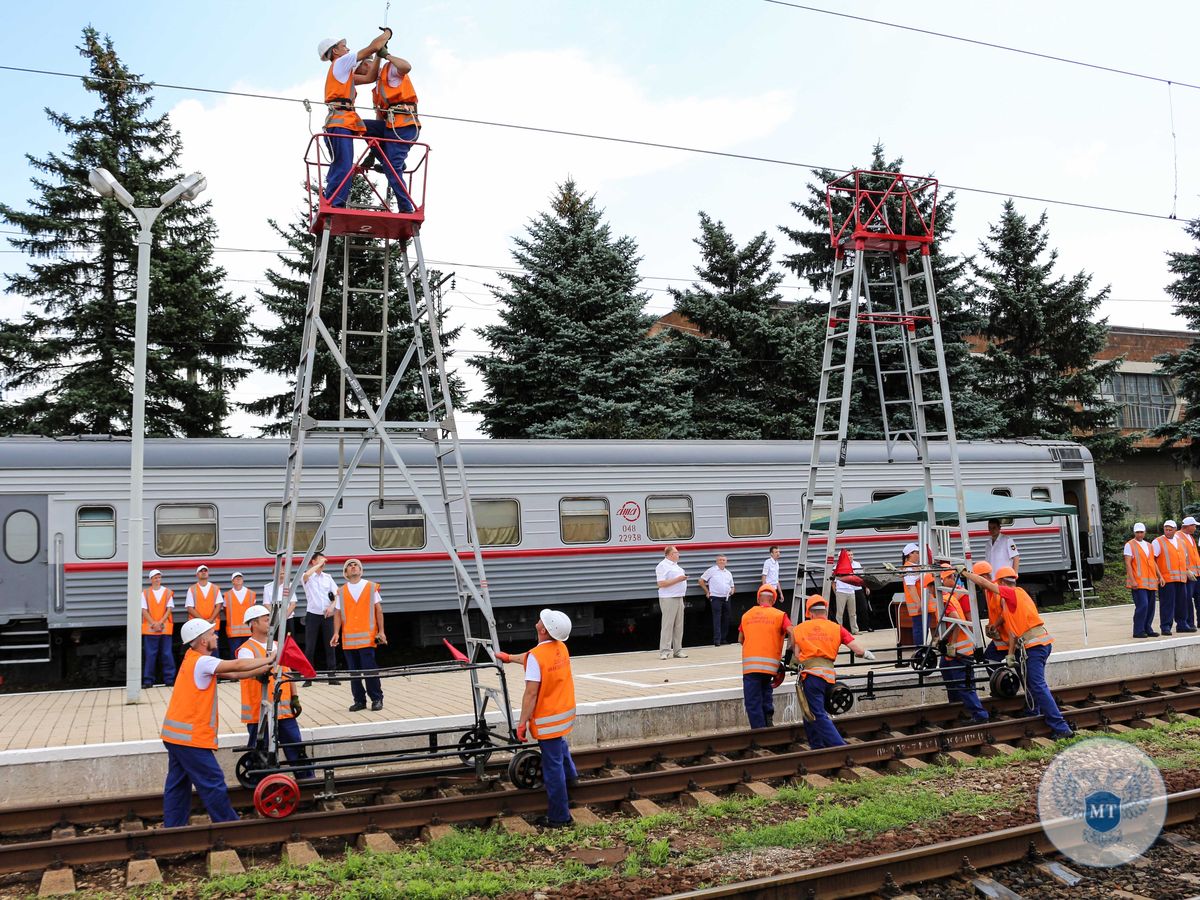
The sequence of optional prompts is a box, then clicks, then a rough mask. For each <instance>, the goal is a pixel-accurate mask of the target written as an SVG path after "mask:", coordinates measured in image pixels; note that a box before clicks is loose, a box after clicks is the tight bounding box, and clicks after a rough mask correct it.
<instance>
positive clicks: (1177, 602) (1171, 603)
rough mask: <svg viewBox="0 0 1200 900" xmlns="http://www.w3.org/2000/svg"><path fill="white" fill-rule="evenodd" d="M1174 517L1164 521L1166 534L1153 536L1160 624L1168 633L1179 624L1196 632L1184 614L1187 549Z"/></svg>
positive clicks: (1184, 628)
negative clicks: (1180, 537) (1179, 535)
mask: <svg viewBox="0 0 1200 900" xmlns="http://www.w3.org/2000/svg"><path fill="white" fill-rule="evenodd" d="M1177 530H1178V526H1176V524H1175V520H1174V519H1167V521H1165V522H1163V533H1162V534H1160V535H1159V536H1158V537H1156V538H1155V539H1154V543H1153V544H1151V547H1152V548H1153V550H1154V562H1155V564H1156V565H1157V566H1158V581H1159V588H1158V627H1159V630H1160V631H1161V632H1162V633H1163V634H1165V635H1169V634H1171V629H1172V628H1174V627H1176V626H1177V625H1178V626H1179V630H1180V631H1183V632H1187V631H1194V630H1195V629H1194V628H1190V627H1188V625H1187V619H1186V618H1185V617H1184V616H1183V615H1181V613H1182V611H1183V606H1184V604H1185V603H1186V602H1188V596H1187V589H1188V587H1187V586H1188V572H1187V550H1186V548H1185V547H1184V545H1183V541H1181V540H1180V539H1179V537H1178V535H1177V534H1176V531H1177Z"/></svg>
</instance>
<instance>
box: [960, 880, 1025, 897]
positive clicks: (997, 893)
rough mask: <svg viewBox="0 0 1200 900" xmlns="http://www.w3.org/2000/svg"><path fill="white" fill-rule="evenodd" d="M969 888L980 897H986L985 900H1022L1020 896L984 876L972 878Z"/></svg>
mask: <svg viewBox="0 0 1200 900" xmlns="http://www.w3.org/2000/svg"><path fill="white" fill-rule="evenodd" d="M971 886H972V887H974V888H975V892H976V893H977V894H979V896H980V897H986V898H987V900H1022V898H1021V895H1020V894H1018V893H1017V892H1016V891H1012V890H1009V889H1008V888H1006V887H1005V886H1004V885H1002V884H1001V883H1000V882H998V881H996V880H995V879H994V878H988V877H987V876H986V875H980V876H979V877H978V878H972V879H971Z"/></svg>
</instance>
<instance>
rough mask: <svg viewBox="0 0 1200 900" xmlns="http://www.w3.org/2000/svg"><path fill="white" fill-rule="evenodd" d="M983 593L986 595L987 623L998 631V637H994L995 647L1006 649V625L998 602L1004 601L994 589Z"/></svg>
mask: <svg viewBox="0 0 1200 900" xmlns="http://www.w3.org/2000/svg"><path fill="white" fill-rule="evenodd" d="M984 593H985V594H986V595H987V610H988V624H990V625H994V626H995V627H996V630H997V631H998V632H1000V637H998V638H995V639H994V640H995V642H996V649H997V650H1008V625H1007V624H1006V623H1005V621H1004V612H1003V611H1002V610H1001V609H1000V604H1001V603H1003V602H1004V601H1003V600H1001V599H1000V595H999V594H997V593H996V592H995V591H984Z"/></svg>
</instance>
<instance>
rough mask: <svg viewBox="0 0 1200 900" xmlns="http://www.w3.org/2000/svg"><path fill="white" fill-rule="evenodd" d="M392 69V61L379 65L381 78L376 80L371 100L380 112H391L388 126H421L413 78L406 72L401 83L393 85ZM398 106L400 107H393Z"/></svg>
mask: <svg viewBox="0 0 1200 900" xmlns="http://www.w3.org/2000/svg"><path fill="white" fill-rule="evenodd" d="M391 71H392V64H391V63H390V62H384V63H383V65H381V66H380V67H379V78H377V79H376V80H375V87H374V89H373V90H372V91H371V100H372V101H373V102H374V104H375V108H376V109H377V110H379V111H380V112H383V113H386V112H391V114H392V121H391V122H390V123H389V126H388V127H390V128H404V127H406V126H408V125H416V126H417V127H418V128H419V127H420V126H421V120H420V119H418V118H417V92H416V89H415V88H413V85H412V80H411V79H410V78H409V77H408V75H407V73H406V74H405V75H404V76H403V77H402V78H401V79H400V84H399V85H397V86H396V87H392V85H391V83H390V82H389V81H388V76H389V75H390V74H391ZM396 106H399V107H400V108H399V109H393V107H396Z"/></svg>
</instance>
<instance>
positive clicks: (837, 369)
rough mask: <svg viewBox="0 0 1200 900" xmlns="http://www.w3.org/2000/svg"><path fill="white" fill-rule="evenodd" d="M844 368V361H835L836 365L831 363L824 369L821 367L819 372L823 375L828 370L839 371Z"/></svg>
mask: <svg viewBox="0 0 1200 900" xmlns="http://www.w3.org/2000/svg"><path fill="white" fill-rule="evenodd" d="M845 368H846V364H845V363H837V364H836V365H832V366H829V367H828V368H826V369H822V370H821V374H822V375H825V374H828V373H829V372H841V371H843V370H845Z"/></svg>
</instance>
